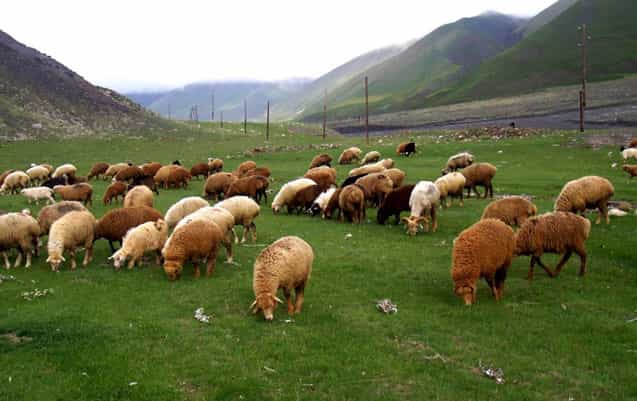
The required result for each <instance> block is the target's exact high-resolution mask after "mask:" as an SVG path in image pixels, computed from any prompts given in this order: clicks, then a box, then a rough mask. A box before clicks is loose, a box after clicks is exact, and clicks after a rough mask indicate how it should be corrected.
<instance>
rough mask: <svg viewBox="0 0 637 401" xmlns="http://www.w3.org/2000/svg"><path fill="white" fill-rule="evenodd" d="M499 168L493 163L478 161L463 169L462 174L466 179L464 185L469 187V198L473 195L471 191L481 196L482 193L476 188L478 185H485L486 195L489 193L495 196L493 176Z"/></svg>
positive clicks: (490, 195) (491, 196)
mask: <svg viewBox="0 0 637 401" xmlns="http://www.w3.org/2000/svg"><path fill="white" fill-rule="evenodd" d="M497 171H498V169H497V168H496V167H495V166H494V165H493V164H491V163H476V164H472V165H470V166H468V167H466V168H465V169H464V170H462V175H464V178H465V179H466V181H465V184H464V187H465V188H466V189H467V198H468V197H470V196H471V191H472V190H473V191H474V192H475V193H476V196H477V197H478V198H479V197H480V193H479V192H478V189H477V188H476V187H477V186H478V185H480V186H483V187H484V197H485V198H486V197H487V195H488V196H489V197H490V198H493V183H492V182H491V181H492V180H493V177H495V173H496V172H497Z"/></svg>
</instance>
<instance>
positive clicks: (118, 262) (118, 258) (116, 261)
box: [108, 252, 126, 270]
mask: <svg viewBox="0 0 637 401" xmlns="http://www.w3.org/2000/svg"><path fill="white" fill-rule="evenodd" d="M125 259H126V257H125V256H122V254H121V253H119V252H116V253H114V254H113V255H112V256H109V258H108V260H112V261H113V267H115V269H117V270H119V268H120V267H122V263H123V262H124V260H125Z"/></svg>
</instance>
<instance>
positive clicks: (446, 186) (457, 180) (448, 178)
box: [434, 172, 467, 207]
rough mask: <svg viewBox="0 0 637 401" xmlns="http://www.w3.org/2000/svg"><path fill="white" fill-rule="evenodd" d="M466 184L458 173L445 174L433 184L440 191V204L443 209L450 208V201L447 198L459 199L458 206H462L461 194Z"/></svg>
mask: <svg viewBox="0 0 637 401" xmlns="http://www.w3.org/2000/svg"><path fill="white" fill-rule="evenodd" d="M466 182H467V179H466V178H465V177H464V175H462V174H461V173H458V172H453V173H447V174H445V175H443V176H442V177H439V178H438V179H437V180H436V181H435V182H434V183H435V184H436V187H438V191H440V203H441V204H442V206H443V207H450V206H451V204H452V201H451V199H448V198H460V206H463V205H464V199H463V198H464V196H463V194H464V186H465V184H466Z"/></svg>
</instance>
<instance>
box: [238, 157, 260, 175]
mask: <svg viewBox="0 0 637 401" xmlns="http://www.w3.org/2000/svg"><path fill="white" fill-rule="evenodd" d="M254 168H257V164H256V163H255V162H253V161H252V160H248V161H245V162H243V163H241V164H239V166H238V167H237V169H236V170H235V171H234V175H236V176H237V177H239V178H241V177H243V176H244V175H245V173H247V172H248V171H249V170H252V169H254Z"/></svg>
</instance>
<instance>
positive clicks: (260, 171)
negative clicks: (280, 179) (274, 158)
mask: <svg viewBox="0 0 637 401" xmlns="http://www.w3.org/2000/svg"><path fill="white" fill-rule="evenodd" d="M255 175H260V176H261V177H265V178H270V176H271V175H272V171H271V170H270V169H269V168H267V167H257V168H252V169H250V170H248V171H246V172H245V174H244V175H243V176H244V177H252V176H255Z"/></svg>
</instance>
